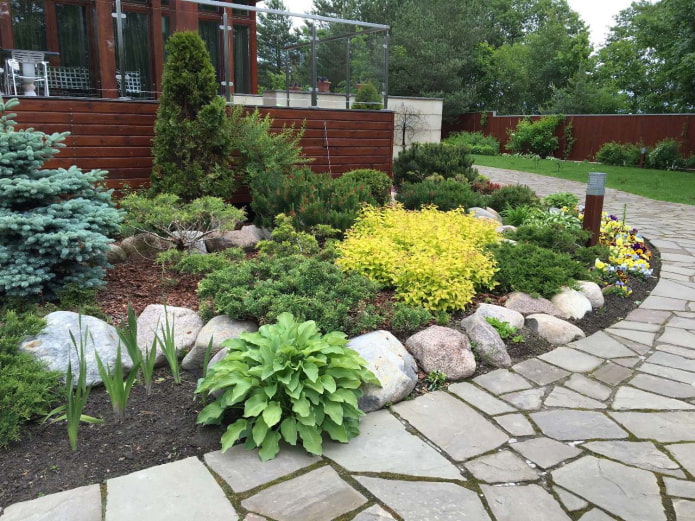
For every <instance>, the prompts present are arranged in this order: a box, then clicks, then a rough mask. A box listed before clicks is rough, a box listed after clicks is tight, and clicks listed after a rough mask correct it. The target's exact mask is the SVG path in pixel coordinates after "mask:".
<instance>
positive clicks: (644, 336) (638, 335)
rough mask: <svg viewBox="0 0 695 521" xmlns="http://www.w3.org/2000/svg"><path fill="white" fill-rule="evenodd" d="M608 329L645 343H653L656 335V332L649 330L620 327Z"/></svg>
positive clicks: (613, 333) (610, 331) (615, 333)
mask: <svg viewBox="0 0 695 521" xmlns="http://www.w3.org/2000/svg"><path fill="white" fill-rule="evenodd" d="M606 331H607V332H608V333H610V334H612V335H618V336H621V337H623V338H627V339H628V340H634V341H635V342H639V343H640V344H645V345H651V344H653V343H654V337H655V336H656V333H649V332H647V331H633V330H631V329H618V328H615V327H611V328H608V329H606Z"/></svg>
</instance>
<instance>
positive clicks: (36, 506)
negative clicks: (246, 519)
mask: <svg viewBox="0 0 695 521" xmlns="http://www.w3.org/2000/svg"><path fill="white" fill-rule="evenodd" d="M0 514H3V515H2V516H1V517H0V518H1V519H2V521H56V520H65V521H101V491H100V490H99V485H89V486H86V487H79V488H75V489H72V490H66V491H64V492H57V493H55V494H49V495H48V496H44V497H40V498H38V499H34V500H33V501H23V502H22V503H15V504H14V505H10V506H9V507H7V508H6V509H5V511H4V513H2V512H0ZM232 519H234V518H232Z"/></svg>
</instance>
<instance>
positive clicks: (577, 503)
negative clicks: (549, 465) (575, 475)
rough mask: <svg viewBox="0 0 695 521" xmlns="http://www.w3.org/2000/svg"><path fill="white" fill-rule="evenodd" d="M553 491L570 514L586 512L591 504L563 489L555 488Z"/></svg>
mask: <svg viewBox="0 0 695 521" xmlns="http://www.w3.org/2000/svg"><path fill="white" fill-rule="evenodd" d="M553 490H554V491H555V493H556V494H557V497H558V498H560V503H562V504H563V505H564V506H565V508H566V509H567V510H569V511H570V512H575V511H577V510H584V509H585V508H586V507H588V506H589V503H587V502H586V501H585V500H583V499H582V498H580V497H577V496H575V495H574V494H572V493H571V492H569V491H567V490H565V489H564V488H562V487H553Z"/></svg>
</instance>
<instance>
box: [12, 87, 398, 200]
mask: <svg viewBox="0 0 695 521" xmlns="http://www.w3.org/2000/svg"><path fill="white" fill-rule="evenodd" d="M157 107H158V102H156V101H117V100H113V101H112V100H94V99H91V100H83V99H69V98H35V99H31V98H22V99H21V100H20V104H19V106H18V107H17V109H16V111H15V112H17V118H16V120H17V123H18V126H19V127H21V128H26V127H33V128H35V129H37V130H41V131H43V132H46V133H52V132H64V131H69V132H70V136H69V137H68V138H67V139H66V140H65V144H66V147H65V148H63V149H62V150H61V151H60V153H59V154H58V155H57V157H56V158H54V159H52V160H51V161H50V162H49V163H47V165H46V166H47V167H53V168H55V167H66V168H67V167H69V166H70V165H77V166H79V167H80V168H82V169H85V170H88V169H92V168H102V169H104V170H107V171H108V172H109V173H108V178H107V179H108V184H109V186H111V187H114V188H118V187H120V186H122V185H123V184H124V183H127V184H129V185H130V186H142V185H146V184H147V183H149V178H150V171H151V169H152V152H151V145H152V138H153V136H154V120H155V115H156V112H157ZM249 110H253V109H252V108H249ZM259 110H260V112H261V113H262V114H269V115H270V117H271V118H272V119H273V125H272V127H273V128H274V129H281V128H282V127H283V126H290V125H294V126H295V127H297V128H299V127H301V126H302V125H304V128H305V131H304V136H303V138H302V141H301V146H302V149H303V151H304V154H305V155H306V156H308V157H310V158H312V159H313V161H311V162H310V164H309V166H310V167H311V169H312V170H314V171H315V172H322V173H330V174H332V175H333V176H337V175H340V174H342V173H344V172H347V171H350V170H354V169H357V168H374V169H377V170H382V171H384V172H386V173H388V174H389V175H391V157H392V151H393V112H391V111H362V110H361V111H354V110H338V109H295V108H277V107H272V108H270V107H268V108H266V107H259ZM244 199H246V197H244V194H243V191H242V193H241V194H240V197H239V200H244Z"/></svg>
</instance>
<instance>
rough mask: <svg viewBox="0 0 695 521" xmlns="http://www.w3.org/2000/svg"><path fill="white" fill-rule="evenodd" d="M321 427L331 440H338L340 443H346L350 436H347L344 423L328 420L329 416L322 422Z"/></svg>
mask: <svg viewBox="0 0 695 521" xmlns="http://www.w3.org/2000/svg"><path fill="white" fill-rule="evenodd" d="M321 427H323V430H324V431H326V432H327V433H328V435H329V436H330V437H331V439H332V440H335V441H339V442H341V443H347V442H348V441H349V439H350V437H349V436H348V430H347V427H345V425H337V424H335V423H334V422H332V421H331V420H330V418H328V419H326V421H325V422H323V424H322V425H321Z"/></svg>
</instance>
